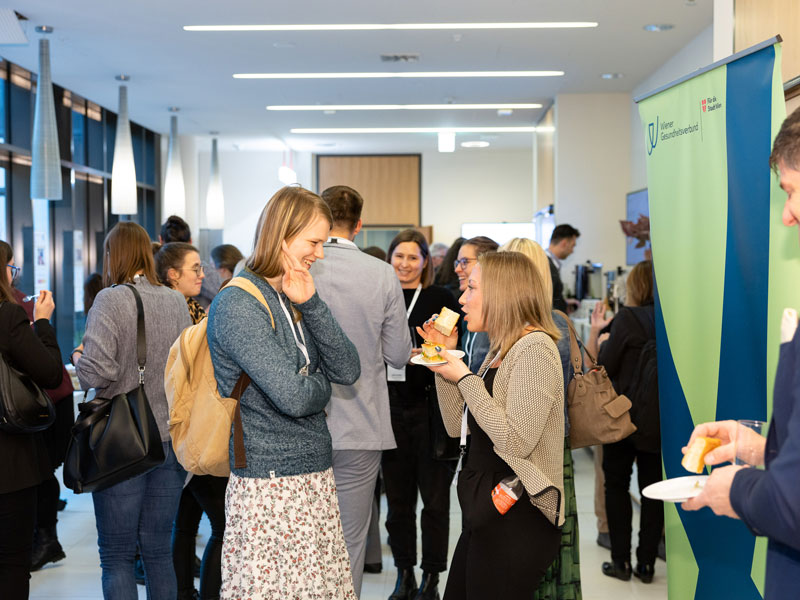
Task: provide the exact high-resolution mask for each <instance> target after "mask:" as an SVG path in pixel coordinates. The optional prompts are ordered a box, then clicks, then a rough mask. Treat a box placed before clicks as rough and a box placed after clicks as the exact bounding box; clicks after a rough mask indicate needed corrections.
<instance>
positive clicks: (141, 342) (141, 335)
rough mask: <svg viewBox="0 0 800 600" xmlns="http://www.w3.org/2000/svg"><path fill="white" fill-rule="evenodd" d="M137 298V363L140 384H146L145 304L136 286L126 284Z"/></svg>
mask: <svg viewBox="0 0 800 600" xmlns="http://www.w3.org/2000/svg"><path fill="white" fill-rule="evenodd" d="M125 287H127V288H130V290H131V291H132V292H133V295H134V297H135V298H136V361H137V362H138V363H139V383H140V384H143V383H144V366H145V364H146V363H147V337H146V335H145V331H144V304H142V297H141V296H140V295H139V292H138V291H136V286H134V285H132V284H130V283H126V284H125Z"/></svg>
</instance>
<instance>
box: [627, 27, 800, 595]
mask: <svg viewBox="0 0 800 600" xmlns="http://www.w3.org/2000/svg"><path fill="white" fill-rule="evenodd" d="M779 41H780V40H779V38H775V39H773V40H768V41H767V42H764V43H763V44H759V45H758V46H755V47H754V48H751V49H750V50H746V51H744V52H741V53H739V54H737V55H735V56H733V57H731V59H729V60H726V61H724V62H721V63H718V64H715V65H711V66H710V67H708V68H707V69H704V70H701V71H700V72H699V73H698V74H693V75H691V76H687V77H686V78H684V79H683V80H679V81H678V82H676V83H675V84H672V85H670V86H666V87H665V88H664V89H663V90H660V91H658V92H657V93H653V94H651V95H649V96H646V97H644V98H643V99H640V101H639V114H640V116H641V119H642V123H643V125H644V135H645V143H646V148H647V182H648V192H649V200H650V227H651V240H652V248H653V265H654V268H655V279H656V290H657V291H656V296H657V297H656V330H657V346H658V375H659V393H660V403H661V437H662V450H663V465H664V475H665V477H666V478H673V477H681V476H684V475H688V473H687V472H686V471H685V470H684V469H683V468H682V467H681V465H680V460H681V458H682V454H681V447H682V446H683V445H685V443H686V442H687V441H688V439H689V435H690V434H691V432H692V429H693V427H694V425H695V424H698V423H702V422H705V421H714V420H720V419H759V420H767V419H768V417H769V416H770V413H771V407H772V388H773V384H774V378H775V370H776V367H777V362H778V347H779V344H780V319H781V316H782V313H783V309H784V308H785V307H800V294H798V286H797V284H796V282H797V281H800V261H798V260H797V258H796V256H797V234H796V232H794V230H793V229H792V230H790V229H789V228H788V227H784V226H783V225H782V224H781V211H782V208H783V203H784V202H785V199H786V195H785V194H784V193H783V192H782V191H781V190H780V188H779V186H778V181H777V176H776V175H775V174H774V173H772V172H771V170H770V168H769V155H770V151H771V148H772V140H773V139H774V138H775V135H776V134H777V132H778V129H779V127H780V124H781V123H782V121H783V120H784V118H785V117H786V105H785V102H784V96H783V87H782V85H781V78H780V75H781V60H780V56H781V47H780V44H779V43H778V42H779ZM665 511H666V532H667V565H668V567H667V572H668V578H669V581H668V589H669V598H670V599H671V600H686V599H689V598H697V599H703V600H706V599H708V598H736V599H747V600H749V599H758V598H761V597H762V595H763V589H764V567H765V556H766V541H765V540H763V539H759V540H756V538H755V537H754V536H753V535H752V534H751V533H750V531H749V530H748V529H747V527H746V526H745V525H744V524H743V523H741V522H740V521H737V520H734V519H728V518H723V517H717V516H715V515H714V514H713V513H712V512H711V511H710V510H709V509H703V510H702V511H699V512H685V511H683V510H681V509H680V507H679V506H676V505H674V504H666V505H665Z"/></svg>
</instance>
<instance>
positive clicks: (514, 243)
mask: <svg viewBox="0 0 800 600" xmlns="http://www.w3.org/2000/svg"><path fill="white" fill-rule="evenodd" d="M509 251H511V252H521V253H522V254H524V255H525V256H527V257H528V258H530V259H531V260H532V261H533V266H535V267H536V270H537V271H539V275H540V276H541V278H542V285H544V294H545V296H547V297H548V298H549V299H550V310H552V306H553V278H552V277H550V261H549V260H548V258H547V254H545V253H544V250H543V249H542V247H541V246H540V245H539V244H537V243H536V242H534V241H533V240H529V239H528V238H519V237H517V238H512V239H510V240H508V241H507V242H506V243H505V244H503V245H502V246H501V247H500V252H509Z"/></svg>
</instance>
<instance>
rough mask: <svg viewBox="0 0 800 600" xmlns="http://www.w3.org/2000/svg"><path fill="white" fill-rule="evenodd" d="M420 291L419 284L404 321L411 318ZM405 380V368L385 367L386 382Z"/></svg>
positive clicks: (420, 285)
mask: <svg viewBox="0 0 800 600" xmlns="http://www.w3.org/2000/svg"><path fill="white" fill-rule="evenodd" d="M421 291H422V284H421V283H420V284H419V285H418V286H417V291H416V292H414V297H413V298H412V299H411V304H409V305H408V310H406V321H408V319H409V318H411V311H412V310H414V305H416V303H417V298H419V294H420V292H421ZM405 380H406V368H405V366H403V367H401V368H399V369H395V368H394V367H393V366H392V365H386V381H397V382H403V381H405Z"/></svg>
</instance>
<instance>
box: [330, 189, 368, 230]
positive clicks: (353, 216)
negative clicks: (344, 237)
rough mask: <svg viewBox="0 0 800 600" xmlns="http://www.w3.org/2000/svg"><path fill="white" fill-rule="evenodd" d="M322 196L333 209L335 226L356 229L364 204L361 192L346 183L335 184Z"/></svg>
mask: <svg viewBox="0 0 800 600" xmlns="http://www.w3.org/2000/svg"><path fill="white" fill-rule="evenodd" d="M320 196H321V197H322V199H323V200H324V201H325V204H327V205H328V206H329V207H330V209H331V215H332V217H333V226H334V227H336V228H339V229H346V230H347V231H351V232H352V231H353V230H355V228H356V225H357V224H358V220H359V219H360V218H361V209H362V208H363V206H364V199H363V198H362V197H361V194H359V193H358V192H357V191H356V190H354V189H353V188H351V187H347V186H346V185H334V186H333V187H329V188H328V189H326V190H325V191H324V192H322V194H320Z"/></svg>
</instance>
